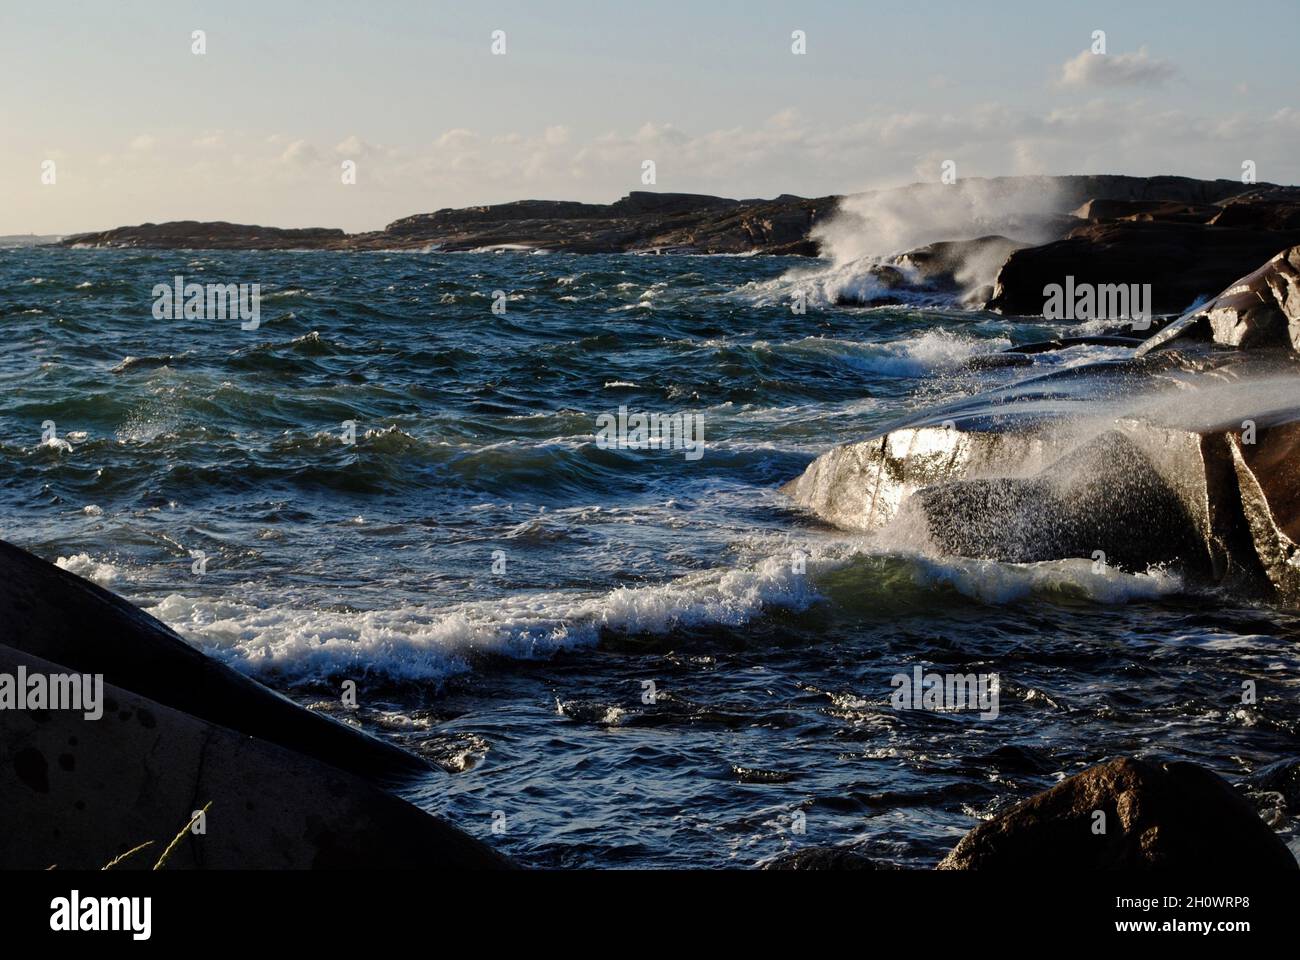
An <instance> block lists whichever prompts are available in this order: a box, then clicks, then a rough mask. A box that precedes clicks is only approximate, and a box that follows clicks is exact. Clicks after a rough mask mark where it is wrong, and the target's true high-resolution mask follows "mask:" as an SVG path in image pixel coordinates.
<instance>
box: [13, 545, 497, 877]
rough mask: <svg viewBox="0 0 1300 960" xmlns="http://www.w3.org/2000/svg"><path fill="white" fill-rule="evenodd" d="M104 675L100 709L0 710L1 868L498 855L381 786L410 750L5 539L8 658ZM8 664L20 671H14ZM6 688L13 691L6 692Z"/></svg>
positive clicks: (416, 766) (420, 765) (330, 862)
mask: <svg viewBox="0 0 1300 960" xmlns="http://www.w3.org/2000/svg"><path fill="white" fill-rule="evenodd" d="M20 667H22V668H25V669H26V670H27V671H28V674H29V675H30V674H31V673H33V672H40V673H45V674H69V673H88V674H103V675H104V676H105V683H104V689H103V693H104V698H103V701H102V702H101V703H100V707H101V709H102V716H98V717H93V718H91V717H87V715H86V711H84V710H80V709H79V710H72V711H70V710H62V709H59V710H56V709H16V708H15V709H4V710H0V809H3V810H4V811H5V815H6V819H7V822H9V823H11V824H22V825H23V829H21V830H5V831H0V869H4V868H20V869H45V868H46V867H49V866H50V865H51V864H55V865H57V866H59V867H60V868H64V869H68V868H84V869H97V868H100V867H102V866H104V865H105V864H106V863H108V862H109V861H110V860H111V859H113V858H114V857H115V856H117V855H118V854H120V853H122V852H124V851H126V850H128V849H130V848H132V847H134V846H136V845H137V844H140V843H143V842H144V841H147V840H152V841H155V844H156V845H155V847H154V848H151V849H150V850H149V851H148V853H147V854H140V855H138V856H139V857H140V859H139V860H138V861H133V862H132V863H131V864H130V865H131V866H136V867H139V866H148V865H150V864H152V863H153V862H154V860H156V858H157V856H158V855H160V854H161V852H162V849H163V848H165V846H166V844H167V843H168V842H170V840H171V838H172V837H174V836H175V835H176V834H177V833H178V832H179V831H180V830H181V828H182V827H184V826H185V824H186V823H187V822H188V821H189V819H190V817H191V815H192V814H193V813H194V811H196V810H198V809H201V808H202V807H203V806H204V804H206V803H207V802H209V801H211V802H212V809H211V811H210V812H209V814H208V820H207V832H206V834H203V835H200V836H195V835H190V836H187V837H185V838H184V840H183V841H182V843H181V846H180V848H179V849H178V851H177V852H176V853H175V854H174V855H173V858H172V860H171V861H169V865H171V866H182V867H184V866H190V867H208V868H236V867H238V868H285V869H305V868H354V867H366V868H376V867H379V868H410V869H429V868H433V869H438V868H458V869H459V868H499V867H503V866H509V863H508V861H506V860H505V859H504V858H502V857H500V856H498V855H497V854H495V853H493V852H492V851H491V849H490V848H488V847H486V846H484V845H483V844H481V843H479V842H478V841H476V840H474V839H472V838H470V837H468V836H467V835H465V834H463V833H461V832H460V831H458V830H456V829H455V828H454V827H451V826H449V825H447V824H445V823H443V822H442V821H440V820H438V819H436V818H434V817H430V816H428V815H426V814H425V813H423V812H422V811H420V810H419V809H418V808H416V807H414V806H411V805H410V804H408V803H405V802H404V801H402V800H399V799H398V798H397V797H394V796H392V795H391V794H388V793H385V792H384V791H383V790H381V789H379V788H378V787H376V786H374V785H373V784H372V782H371V780H373V779H377V778H378V779H387V778H396V777H398V776H399V775H405V776H409V775H410V774H412V773H416V772H423V773H425V774H427V775H433V774H432V771H431V770H430V768H429V767H428V766H427V764H425V763H424V762H423V761H421V760H419V759H418V758H415V757H412V756H410V755H409V754H406V753H405V752H404V751H401V750H399V749H397V748H396V747H393V746H391V745H388V744H385V743H383V742H382V741H379V740H376V739H373V738H371V737H369V736H366V735H365V734H363V733H361V732H360V731H357V730H354V729H352V728H350V727H347V726H344V725H343V724H340V723H336V722H334V721H332V720H329V719H328V718H326V717H324V716H322V715H320V714H316V713H312V712H309V711H307V710H304V709H302V708H300V707H298V706H297V705H295V704H294V703H292V702H291V701H289V700H287V699H285V698H283V697H280V696H279V695H278V694H275V693H273V692H272V691H270V690H268V689H266V688H265V687H262V686H261V685H260V684H258V683H256V682H254V681H252V680H250V679H247V678H245V677H242V676H240V675H239V674H237V673H235V672H234V671H232V670H230V669H228V668H227V667H224V666H222V665H221V664H218V663H216V662H214V661H212V660H209V659H208V658H207V657H205V656H203V654H201V653H199V652H198V651H197V650H195V649H193V648H192V647H190V646H189V645H188V644H186V643H185V642H184V641H183V640H181V638H180V637H178V636H176V635H175V634H174V633H172V631H170V630H169V629H167V628H166V627H165V626H163V625H162V624H161V623H159V622H158V621H156V620H154V619H153V618H152V617H150V616H148V615H147V614H145V613H144V612H142V611H140V610H138V609H136V608H135V607H133V606H131V605H130V604H129V603H127V602H126V601H124V600H122V599H120V598H118V597H115V596H113V595H112V594H110V593H108V592H107V591H105V590H102V589H101V588H99V587H97V586H95V585H94V584H91V583H88V582H86V581H84V580H81V579H80V578H78V577H76V576H73V575H72V574H70V573H68V572H66V571H64V570H60V569H59V568H57V567H55V566H53V565H51V564H48V563H46V562H44V561H43V560H40V559H38V558H37V557H34V556H32V555H30V554H28V553H26V552H25V551H22V550H19V549H18V548H17V547H14V546H12V545H10V544H7V543H3V542H0V673H4V674H7V675H8V676H9V677H10V678H14V677H16V676H17V674H18V672H19V668H20ZM11 682H12V680H11ZM10 706H13V704H10Z"/></svg>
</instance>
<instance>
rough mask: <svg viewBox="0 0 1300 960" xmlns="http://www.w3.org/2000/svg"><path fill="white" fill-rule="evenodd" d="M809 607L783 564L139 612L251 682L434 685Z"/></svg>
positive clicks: (805, 590)
mask: <svg viewBox="0 0 1300 960" xmlns="http://www.w3.org/2000/svg"><path fill="white" fill-rule="evenodd" d="M816 600H817V594H816V592H815V591H814V590H813V588H812V587H811V585H810V584H809V583H808V582H807V579H806V578H804V577H801V576H797V575H795V574H793V573H792V572H791V570H790V564H789V561H788V558H771V559H769V560H768V561H765V562H763V563H760V564H758V565H757V566H756V567H752V568H746V569H736V570H726V571H709V572H706V573H701V574H693V575H691V576H688V577H684V578H682V579H680V580H675V581H672V582H670V583H666V584H662V585H657V586H649V587H636V588H626V587H621V588H619V589H616V590H613V591H610V592H608V593H603V594H590V593H578V592H568V591H557V592H544V593H532V594H521V595H516V596H510V597H502V598H499V599H495V600H490V601H480V602H473V603H461V604H454V605H451V606H447V607H441V608H438V607H431V606H425V605H416V606H402V607H396V608H390V609H378V610H362V611H350V610H318V609H303V608H295V607H287V606H282V605H277V606H269V607H258V606H256V605H254V604H253V603H249V602H245V601H243V600H234V599H213V598H208V597H187V596H183V595H181V594H176V593H174V594H171V595H169V596H167V597H166V598H164V599H163V600H162V601H161V602H160V603H159V604H157V605H156V606H155V607H153V608H152V609H151V610H150V613H152V614H153V615H154V616H156V617H158V618H159V619H161V620H163V621H164V622H166V623H167V624H168V625H170V626H172V627H173V628H174V629H176V630H178V631H179V632H181V633H182V634H184V635H185V636H186V637H187V638H188V639H189V640H190V641H191V642H193V643H194V644H195V645H197V646H198V647H199V648H201V649H203V650H204V651H205V652H207V653H209V654H211V655H213V656H216V657H218V658H219V659H222V660H224V661H225V662H227V663H229V664H231V665H233V666H235V667H237V668H239V669H241V670H244V671H247V672H249V673H253V674H262V673H266V674H275V675H279V676H283V677H287V678H289V679H290V680H291V681H292V680H309V679H317V678H324V677H333V676H338V675H344V676H346V675H348V674H352V675H354V676H359V675H362V674H380V675H383V676H387V677H389V678H393V679H403V680H415V681H424V682H433V683H441V682H442V681H444V680H446V679H447V678H449V677H452V676H455V675H457V674H460V673H464V672H466V671H469V670H471V669H473V668H474V665H475V662H476V661H477V660H478V659H480V658H481V657H483V656H484V655H497V656H504V657H509V658H512V659H521V660H530V659H540V658H547V657H550V656H553V655H554V654H555V653H557V652H559V651H561V650H570V649H577V648H582V647H590V646H593V645H594V644H595V643H596V642H597V641H598V640H599V639H600V635H601V632H602V630H616V631H626V632H629V633H636V634H645V633H664V632H667V631H669V630H671V629H673V628H674V627H677V626H698V625H726V626H741V625H743V624H745V623H747V622H749V621H750V620H751V619H753V618H754V617H756V616H758V615H760V614H761V613H762V612H763V610H764V609H765V608H767V607H769V606H780V607H785V608H793V609H796V610H799V609H804V608H806V607H807V606H809V605H810V604H812V603H814V602H815V601H816Z"/></svg>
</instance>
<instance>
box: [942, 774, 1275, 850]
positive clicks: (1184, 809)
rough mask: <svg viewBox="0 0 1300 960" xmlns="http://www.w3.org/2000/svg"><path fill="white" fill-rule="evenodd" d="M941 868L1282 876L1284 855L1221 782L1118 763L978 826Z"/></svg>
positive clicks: (1209, 777) (1077, 777) (1076, 777)
mask: <svg viewBox="0 0 1300 960" xmlns="http://www.w3.org/2000/svg"><path fill="white" fill-rule="evenodd" d="M939 869H940V870H1007V871H1026V870H1032V871H1043V870H1052V871H1057V870H1067V869H1068V870H1084V871H1087V870H1139V871H1174V870H1240V869H1248V870H1285V871H1293V870H1296V869H1300V866H1298V865H1297V863H1296V860H1295V858H1294V857H1293V856H1292V855H1291V851H1290V850H1288V849H1287V847H1286V845H1285V844H1284V843H1283V842H1282V840H1281V839H1280V838H1279V837H1278V836H1277V835H1276V834H1275V833H1274V832H1273V831H1272V830H1271V829H1269V827H1268V826H1267V825H1266V824H1265V823H1264V822H1263V821H1262V820H1261V819H1260V818H1259V816H1258V815H1257V814H1256V812H1255V810H1254V809H1253V808H1252V807H1251V806H1250V804H1249V803H1247V802H1246V800H1245V799H1244V798H1243V797H1242V796H1241V795H1240V794H1238V793H1237V791H1235V790H1234V789H1233V788H1232V786H1231V785H1230V784H1229V783H1227V782H1226V781H1225V780H1223V779H1222V778H1220V777H1219V776H1217V775H1216V774H1215V773H1213V772H1212V771H1210V770H1207V769H1205V768H1204V767H1200V766H1197V765H1196V764H1193V763H1182V762H1175V763H1160V762H1155V761H1148V760H1140V759H1134V758H1128V757H1125V758H1120V759H1116V760H1111V761H1109V762H1108V763H1103V764H1101V765H1099V766H1095V767H1091V768H1089V769H1087V770H1084V771H1083V772H1082V773H1077V774H1075V775H1074V776H1072V777H1068V778H1067V779H1065V780H1063V781H1062V782H1061V783H1059V784H1057V785H1056V786H1055V787H1053V788H1052V789H1050V790H1048V791H1046V792H1044V793H1040V794H1038V795H1037V796H1035V797H1031V798H1030V799H1028V800H1026V801H1024V802H1023V803H1020V804H1017V805H1016V806H1015V807H1013V808H1012V809H1011V810H1008V811H1007V812H1006V813H1003V814H1001V815H1000V816H997V817H995V818H994V819H992V820H989V821H987V822H985V823H982V824H980V825H979V826H977V827H976V828H975V829H973V830H972V831H971V832H970V833H968V834H967V835H966V836H965V837H963V838H962V839H961V841H960V842H959V843H958V844H957V846H956V847H954V848H953V850H952V852H951V853H949V854H948V856H947V857H945V858H944V860H943V861H942V862H941V863H940V864H939Z"/></svg>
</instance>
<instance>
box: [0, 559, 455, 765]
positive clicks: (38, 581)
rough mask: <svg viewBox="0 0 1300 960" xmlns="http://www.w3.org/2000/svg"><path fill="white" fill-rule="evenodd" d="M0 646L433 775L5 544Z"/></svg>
mask: <svg viewBox="0 0 1300 960" xmlns="http://www.w3.org/2000/svg"><path fill="white" fill-rule="evenodd" d="M0 644H4V645H5V646H9V647H12V648H14V649H15V650H17V651H20V652H22V653H26V654H29V655H31V656H34V657H40V658H42V659H44V660H50V661H53V662H54V663H61V664H63V665H64V666H65V667H67V668H69V669H71V670H75V671H77V672H78V673H102V674H103V675H104V679H105V682H106V683H111V684H115V685H117V686H119V687H122V688H124V689H128V690H131V691H134V692H135V693H138V694H140V695H141V696H144V697H147V698H149V699H150V700H153V701H155V702H157V703H161V704H165V705H167V706H170V707H174V708H175V709H177V710H181V711H184V712H185V713H188V714H191V715H193V716H195V717H198V718H200V719H202V720H206V721H208V722H210V723H214V724H218V725H220V726H223V727H227V728H229V729H230V730H234V731H237V732H239V733H244V734H247V735H249V736H254V737H260V738H261V739H263V740H267V741H269V742H271V743H278V744H280V745H281V746H284V747H287V748H288V749H290V750H295V751H297V752H299V753H305V754H307V755H308V756H312V757H315V758H316V759H318V760H321V761H323V762H325V763H330V764H334V765H337V766H340V767H343V768H344V769H347V770H351V771H354V772H356V773H359V774H361V775H363V776H368V777H371V778H375V779H388V778H399V777H402V776H406V775H410V774H416V773H427V772H428V771H429V769H430V768H429V766H428V764H426V763H425V762H424V761H423V760H421V759H419V758H418V757H415V756H412V755H411V754H409V753H407V752H406V751H404V750H400V749H398V748H397V747H395V746H392V745H391V744H388V743H385V742H384V741H382V740H378V739H376V738H374V737H371V736H368V735H367V734H365V733H362V732H361V731H359V730H356V729H354V728H353V727H349V726H346V725H344V724H342V723H339V722H337V721H334V720H331V719H329V718H328V717H326V716H324V715H322V714H319V713H312V712H309V711H307V710H303V709H302V708H300V707H299V706H297V705H296V704H295V703H293V702H292V701H290V700H288V699H286V698H285V697H282V696H280V695H279V694H277V693H275V692H273V691H271V690H269V689H267V688H266V687H264V686H262V685H261V684H260V683H257V682H256V681H254V680H251V679H249V678H248V677H245V676H243V675H242V674H239V673H236V672H235V671H234V670H231V669H230V668H229V667H227V666H225V665H224V664H221V663H218V662H217V661H215V660H212V659H210V658H208V657H205V656H204V655H203V654H202V653H200V652H199V651H198V650H195V649H194V648H193V647H191V646H190V645H189V644H188V643H186V642H185V641H184V640H182V639H181V638H180V637H179V636H177V635H176V633H174V632H173V631H172V630H171V629H169V628H168V627H167V626H165V625H164V624H162V623H160V622H158V621H157V620H155V619H154V618H153V617H151V616H149V615H148V614H147V613H145V612H144V611H142V610H140V609H139V608H138V607H136V606H134V605H132V604H130V603H128V602H127V601H125V600H123V599H122V598H121V597H118V596H116V595H114V594H112V593H110V592H109V591H107V590H105V589H103V588H102V587H99V586H97V585H95V584H93V583H90V582H89V581H87V580H83V579H81V578H80V577H78V576H75V575H74V574H71V573H69V572H67V571H66V570H61V569H60V568H58V567H56V566H54V565H53V564H51V563H46V562H45V561H44V560H42V559H40V558H39V557H36V556H33V555H32V554H30V553H28V552H27V551H26V550H21V549H19V548H18V547H15V546H13V545H12V544H9V543H5V542H4V541H0Z"/></svg>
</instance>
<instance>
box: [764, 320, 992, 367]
mask: <svg viewBox="0 0 1300 960" xmlns="http://www.w3.org/2000/svg"><path fill="white" fill-rule="evenodd" d="M1009 346H1011V341H1010V340H1009V339H1006V338H1003V337H975V336H969V335H966V334H961V333H954V332H953V331H951V330H946V329H943V328H942V327H936V328H932V329H930V330H927V331H926V332H925V333H922V334H921V335H919V336H909V337H905V338H903V339H899V340H890V341H885V342H880V343H861V342H857V341H852V340H837V339H834V338H830V337H805V338H804V339H802V340H796V341H793V342H791V343H785V344H779V345H773V344H767V343H760V344H755V348H756V349H765V350H770V351H772V352H775V353H777V354H780V355H783V356H787V357H791V356H792V357H814V358H819V359H820V358H829V359H832V360H834V361H836V362H838V363H841V364H843V365H845V366H847V367H851V368H853V369H855V370H858V371H861V372H865V373H876V374H882V375H884V376H889V377H919V376H924V375H926V374H931V373H941V372H944V371H951V370H955V369H958V368H959V367H961V365H962V364H963V363H964V362H965V361H967V360H969V359H971V358H972V357H975V356H979V355H981V354H987V353H993V352H995V351H997V350H1002V349H1005V348H1006V347H1009Z"/></svg>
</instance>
